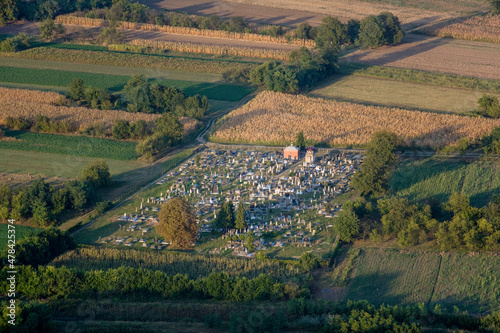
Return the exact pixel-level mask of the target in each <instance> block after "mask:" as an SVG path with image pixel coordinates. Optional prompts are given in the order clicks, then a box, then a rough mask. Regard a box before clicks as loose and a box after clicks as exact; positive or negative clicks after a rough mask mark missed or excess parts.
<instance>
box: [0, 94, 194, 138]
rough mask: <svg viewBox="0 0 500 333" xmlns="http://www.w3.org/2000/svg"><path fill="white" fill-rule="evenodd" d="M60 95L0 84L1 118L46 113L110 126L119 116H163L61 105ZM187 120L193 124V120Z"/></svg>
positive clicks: (81, 126)
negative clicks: (11, 87) (57, 103)
mask: <svg viewBox="0 0 500 333" xmlns="http://www.w3.org/2000/svg"><path fill="white" fill-rule="evenodd" d="M59 97H61V95H60V94H58V93H56V92H47V91H35V90H26V89H10V88H1V87H0V121H3V120H4V119H5V118H6V117H24V118H27V119H31V120H34V119H35V117H36V116H37V115H43V116H47V117H49V118H50V119H54V120H66V121H68V122H69V123H71V124H73V125H75V126H76V127H77V128H79V129H84V128H86V127H88V126H90V125H96V124H98V123H101V122H102V123H104V125H105V127H107V128H110V127H111V126H113V124H114V122H115V120H118V119H121V120H127V121H129V122H136V121H137V120H144V121H146V122H147V123H152V122H153V121H154V120H155V119H156V118H158V117H160V115H158V114H147V113H130V112H126V111H118V110H98V109H89V108H86V107H73V106H72V107H67V106H58V105H55V103H56V101H57V100H58V99H59ZM188 123H189V126H192V125H191V123H190V122H188Z"/></svg>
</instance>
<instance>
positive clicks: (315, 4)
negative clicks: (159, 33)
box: [141, 0, 487, 29]
mask: <svg viewBox="0 0 500 333" xmlns="http://www.w3.org/2000/svg"><path fill="white" fill-rule="evenodd" d="M141 2H142V3H145V4H148V5H149V6H151V7H153V8H166V9H170V10H180V11H186V12H189V13H193V14H202V15H212V14H219V15H224V16H226V17H227V16H243V17H245V18H246V19H248V20H250V21H255V22H259V23H265V24H284V25H289V26H290V25H291V26H296V25H298V24H300V23H301V22H305V21H308V22H310V24H311V25H319V23H320V22H321V19H322V18H323V17H324V15H332V16H336V17H339V18H340V19H341V20H342V21H345V22H347V21H348V20H349V19H352V18H355V19H361V18H363V17H364V16H367V15H370V14H378V13H380V12H382V11H391V12H393V13H394V14H395V15H397V16H398V17H399V18H400V19H401V21H402V22H403V23H404V24H405V25H406V26H407V29H409V28H413V27H416V26H419V25H422V24H425V23H431V22H435V21H439V20H440V19H443V18H448V17H453V16H454V14H455V13H456V12H458V11H462V12H467V11H469V12H471V11H476V10H484V9H486V8H487V6H486V4H485V3H484V2H481V1H479V0H473V1H460V2H458V3H454V5H453V6H451V5H450V3H449V2H448V1H446V0H442V1H429V0H421V1H390V0H387V1H370V0H368V1H348V2H346V1H342V0H334V1H330V2H328V6H325V3H324V2H323V1H320V0H315V1H309V2H308V3H307V11H304V3H303V2H301V1H298V0H273V1H264V0H257V1H252V3H251V4H249V3H248V1H244V0H231V1H224V2H222V3H216V4H213V5H208V6H207V4H206V2H204V1H199V0H188V1H180V0H175V1H151V0H141ZM278 8H279V9H278ZM422 9H424V10H422Z"/></svg>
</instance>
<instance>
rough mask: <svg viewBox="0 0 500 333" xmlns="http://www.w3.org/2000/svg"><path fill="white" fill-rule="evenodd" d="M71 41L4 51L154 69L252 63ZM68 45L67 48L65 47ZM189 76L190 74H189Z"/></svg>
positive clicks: (203, 69) (207, 69) (216, 68)
mask: <svg viewBox="0 0 500 333" xmlns="http://www.w3.org/2000/svg"><path fill="white" fill-rule="evenodd" d="M67 45H68V44H56V45H53V46H50V47H37V48H33V49H28V50H24V51H20V52H16V53H2V56H3V57H9V58H23V59H37V60H52V61H65V62H69V63H80V64H100V65H112V66H124V67H130V68H145V67H150V68H153V69H155V70H158V69H162V70H173V71H185V72H188V73H189V72H197V73H214V74H220V73H222V72H223V71H225V70H227V69H232V68H241V67H244V66H250V65H252V64H253V62H250V61H247V62H245V61H238V60H231V59H221V58H220V57H219V58H217V59H214V58H213V57H212V58H210V57H207V56H204V57H202V56H199V57H195V56H194V55H193V54H180V55H170V53H171V52H169V53H168V54H137V53H127V52H119V51H108V48H107V47H103V48H104V50H98V51H97V50H95V49H93V48H91V49H90V50H89V49H88V48H85V47H84V46H86V45H80V44H73V45H76V46H73V47H72V48H69V46H67ZM65 46H66V47H65ZM187 75H189V74H187Z"/></svg>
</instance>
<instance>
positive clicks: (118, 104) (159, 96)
mask: <svg viewBox="0 0 500 333" xmlns="http://www.w3.org/2000/svg"><path fill="white" fill-rule="evenodd" d="M68 90H69V93H68V95H67V96H66V98H61V99H60V100H59V101H58V103H59V104H60V105H69V104H76V105H86V106H89V107H91V108H93V109H101V110H110V109H112V108H113V109H125V110H127V111H129V112H145V113H173V114H175V115H177V116H179V117H191V118H196V119H202V118H203V116H204V114H205V112H206V111H207V110H208V107H209V105H208V99H207V97H206V96H200V95H195V96H191V97H186V95H184V93H183V92H182V91H180V90H179V89H177V88H175V87H168V86H166V85H163V84H159V83H157V82H151V81H150V80H148V79H146V77H145V76H144V75H134V76H133V77H132V78H131V79H130V80H129V81H128V82H127V84H126V85H125V86H124V88H123V97H124V98H120V97H118V96H113V95H112V94H111V93H110V92H109V91H108V90H106V89H97V88H94V87H92V86H88V87H85V83H84V81H83V80H82V79H76V78H75V79H73V80H72V81H71V83H70V84H69V85H68Z"/></svg>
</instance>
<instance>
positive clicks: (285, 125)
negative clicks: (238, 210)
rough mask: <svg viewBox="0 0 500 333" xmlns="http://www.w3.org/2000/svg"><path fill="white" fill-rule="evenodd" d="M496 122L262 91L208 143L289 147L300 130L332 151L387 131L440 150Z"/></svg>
mask: <svg viewBox="0 0 500 333" xmlns="http://www.w3.org/2000/svg"><path fill="white" fill-rule="evenodd" d="M499 125H500V120H498V119H485V118H472V117H464V116H458V115H448V114H437V113H429V112H420V111H407V110H402V109H397V108H388V107H374V106H365V105H360V104H354V103H345V102H343V103H341V102H336V101H327V100H323V99H315V98H309V97H305V96H292V95H287V94H281V93H272V92H263V93H261V94H259V95H258V96H257V97H256V98H254V99H253V100H252V101H250V102H249V103H247V104H246V105H244V106H242V107H241V108H239V109H237V110H234V111H233V112H231V113H230V114H228V115H226V116H225V117H223V118H222V119H221V120H220V121H219V122H218V124H217V126H216V130H215V132H213V133H212V134H211V137H210V139H211V140H212V141H215V142H226V143H256V144H270V143H272V144H281V145H284V144H289V143H290V142H293V141H294V140H295V137H296V135H297V133H298V132H299V131H303V132H304V135H305V137H306V139H309V140H311V141H313V142H316V143H323V144H327V145H330V146H335V147H353V146H359V145H363V144H365V143H367V142H368V141H370V138H371V136H372V134H373V133H374V132H376V131H379V130H383V129H385V130H389V131H392V132H394V133H396V134H397V135H399V136H400V137H401V138H403V139H404V141H405V143H406V144H407V145H408V146H419V147H428V148H433V149H435V148H440V147H443V146H446V145H450V144H454V143H456V142H458V140H459V139H460V138H462V137H466V138H469V139H471V140H474V139H477V138H479V137H482V136H483V135H485V134H487V133H489V132H491V130H492V129H493V128H495V127H496V126H499Z"/></svg>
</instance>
